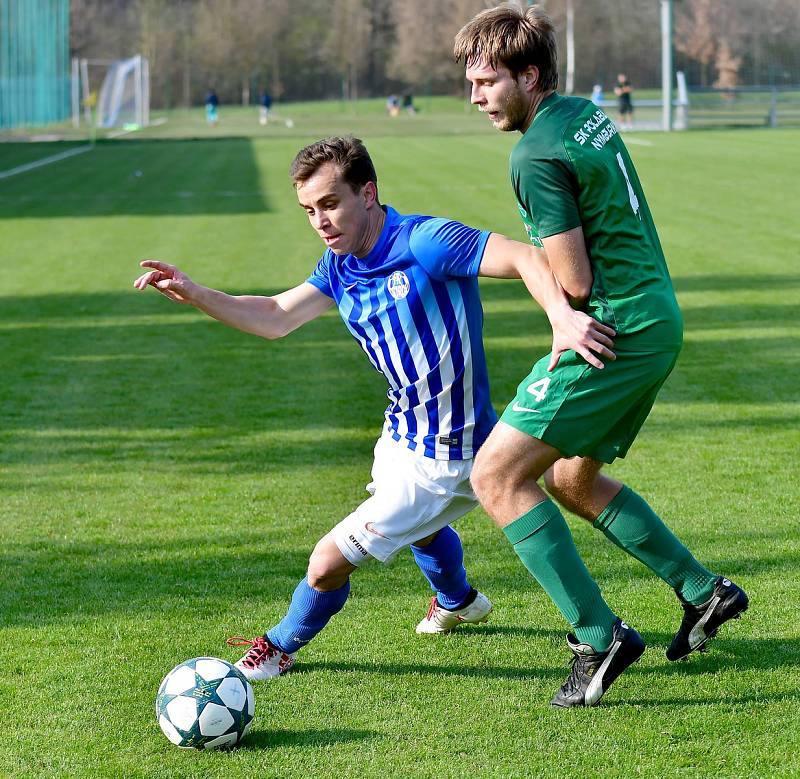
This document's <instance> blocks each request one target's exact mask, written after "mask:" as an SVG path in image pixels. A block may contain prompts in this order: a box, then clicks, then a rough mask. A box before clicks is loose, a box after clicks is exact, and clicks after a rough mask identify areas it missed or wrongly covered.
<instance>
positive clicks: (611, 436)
mask: <svg viewBox="0 0 800 779" xmlns="http://www.w3.org/2000/svg"><path fill="white" fill-rule="evenodd" d="M455 56H456V59H457V60H459V61H463V62H464V64H465V66H466V76H467V79H468V80H469V81H470V82H471V83H472V102H473V103H474V104H476V105H477V106H478V108H479V109H480V110H481V111H482V112H484V113H486V114H487V115H488V116H489V119H490V120H491V121H492V123H493V124H494V126H495V127H496V128H497V129H498V130H503V131H513V130H517V131H519V132H521V133H522V137H521V139H520V140H519V142H518V143H517V145H516V147H515V148H514V150H513V151H512V153H511V182H512V185H513V188H514V193H515V195H516V197H517V205H518V207H519V211H520V214H521V215H522V220H523V222H524V224H525V229H526V231H527V233H528V236H529V237H530V240H531V242H532V243H533V244H534V245H535V246H538V247H540V248H541V249H542V250H543V251H544V252H545V254H546V257H547V260H548V262H549V264H550V268H551V270H552V271H553V274H554V275H555V277H556V279H557V280H558V281H559V283H560V284H561V286H562V287H563V288H564V290H565V291H566V293H567V295H568V296H569V298H570V300H571V302H572V303H573V305H574V306H575V307H579V308H582V309H583V310H584V311H586V312H587V313H589V314H591V315H592V316H593V317H595V318H596V319H598V320H599V321H601V322H603V323H605V324H607V325H609V326H611V327H613V328H614V330H615V331H616V333H617V335H616V339H615V352H616V360H614V361H609V362H606V364H605V366H604V367H603V368H602V369H599V368H596V367H592V366H589V365H587V364H586V363H585V362H582V361H581V360H580V359H578V358H577V357H576V356H575V355H570V354H569V353H567V354H566V355H562V356H561V360H560V362H558V364H557V365H555V362H556V361H555V359H554V358H553V357H552V356H550V355H548V356H547V357H545V358H543V359H542V360H540V361H539V362H537V363H536V364H535V365H534V366H533V369H532V371H531V373H530V374H529V375H528V376H527V377H526V378H525V379H524V380H523V381H522V383H521V384H520V385H519V389H518V391H517V395H516V397H515V398H514V399H513V401H512V402H511V403H510V404H509V405H508V407H507V408H506V410H505V412H504V414H503V415H502V417H501V420H500V422H498V424H497V426H496V427H495V428H494V430H493V432H492V433H491V435H490V436H489V439H488V440H487V442H486V443H485V444H484V446H483V448H482V449H481V451H480V453H479V455H478V457H477V459H476V462H475V466H474V469H473V472H472V483H473V487H474V488H475V492H476V494H477V496H478V498H479V499H480V501H481V503H482V504H483V505H484V507H485V508H486V510H487V512H488V513H489V514H490V515H491V517H492V518H493V519H494V520H495V522H497V524H498V525H499V526H500V527H502V528H503V530H504V532H505V534H506V536H507V537H508V539H509V541H510V542H511V543H512V544H513V546H514V550H515V551H516V553H517V554H518V555H519V557H520V559H521V560H522V562H523V563H524V565H525V567H526V568H527V569H528V570H529V571H530V572H531V574H532V575H533V576H534V577H535V578H536V580H537V581H538V582H539V583H540V584H541V586H542V587H543V588H544V590H545V591H546V592H547V594H548V595H549V596H550V597H551V598H552V600H553V601H554V603H555V605H556V606H557V607H558V609H559V610H560V611H561V613H562V614H563V616H564V617H565V619H566V620H567V621H568V622H569V623H570V624H571V625H572V627H573V630H574V633H572V634H570V635H569V636H567V644H568V646H569V648H570V649H571V650H572V652H573V655H574V661H573V666H572V672H571V674H570V676H569V677H568V679H567V680H566V682H565V683H564V685H563V686H562V687H561V689H560V690H559V691H558V692H557V693H556V695H555V697H554V698H553V700H552V704H553V705H554V706H562V707H569V706H591V705H593V704H595V703H597V702H598V701H599V700H600V698H601V696H602V695H603V693H604V692H605V691H606V690H607V689H608V687H609V685H610V684H611V683H612V682H613V681H614V680H615V679H616V678H617V676H619V674H620V673H621V672H622V671H624V670H625V668H627V667H628V666H629V665H631V663H633V662H635V661H636V660H638V659H639V657H640V656H641V654H642V652H643V651H644V642H643V640H642V638H641V636H640V635H639V634H638V633H637V632H636V631H635V630H634V629H633V628H630V627H629V626H628V625H626V624H625V623H624V622H623V621H622V620H621V619H619V618H618V617H617V616H616V615H615V614H614V612H613V611H612V610H611V609H610V608H609V606H608V604H607V603H606V602H605V600H604V599H603V597H602V595H601V593H600V590H599V588H598V586H597V584H596V583H595V581H594V580H593V579H592V577H591V576H590V574H589V572H588V570H587V569H586V566H585V565H584V563H583V561H582V560H581V558H580V557H579V556H578V553H577V550H576V548H575V544H574V542H573V539H572V536H571V534H570V532H569V529H568V527H567V525H566V522H565V521H564V518H563V516H562V514H561V512H560V511H559V509H558V508H557V506H556V504H555V503H554V502H553V501H552V500H550V498H549V497H548V495H547V493H546V492H545V491H544V490H543V489H542V488H541V487H540V486H539V484H538V479H539V478H540V477H544V483H545V486H546V488H547V492H548V493H549V494H550V495H551V496H552V497H553V498H555V499H556V500H557V501H558V502H559V503H560V504H561V505H562V506H564V507H565V508H566V509H568V510H569V511H571V512H573V513H575V514H577V515H578V516H579V517H582V518H583V519H586V520H588V521H589V522H591V523H592V524H593V526H594V527H595V528H597V529H598V530H599V531H600V532H601V533H603V534H604V535H605V536H606V537H607V538H608V539H609V540H610V541H612V542H613V543H614V544H616V545H617V546H618V547H620V548H621V549H623V550H624V551H626V552H628V553H629V554H630V555H632V556H633V557H635V558H636V559H637V560H639V561H641V562H642V563H644V565H646V566H647V567H648V568H650V570H652V571H653V572H654V573H655V574H656V575H658V576H659V577H661V579H663V580H664V581H665V582H666V583H667V584H669V585H670V586H671V587H672V588H673V589H674V590H675V592H676V594H677V596H678V598H679V602H680V603H681V605H682V606H683V610H684V614H683V620H682V622H681V625H680V628H679V629H678V632H677V633H676V635H675V637H674V639H673V641H672V643H671V645H670V647H669V648H668V649H667V658H668V659H669V660H680V659H682V658H684V657H686V656H687V655H688V654H689V653H690V652H692V651H694V650H697V649H702V648H703V647H704V646H705V643H706V642H707V641H708V639H710V638H711V637H712V636H714V635H715V634H716V632H717V630H718V629H719V627H720V625H722V624H723V623H724V622H726V621H727V620H729V619H731V618H733V617H736V616H738V615H739V614H740V613H741V612H742V611H744V610H745V609H746V608H747V605H748V601H747V595H746V594H745V593H744V592H743V591H742V590H741V589H740V588H739V587H737V586H736V585H735V584H733V583H732V582H730V581H729V580H728V579H726V578H724V577H722V576H718V575H717V574H716V573H712V572H711V571H709V570H708V569H706V568H705V567H704V566H703V565H701V564H700V563H699V562H698V561H697V560H696V559H695V557H694V556H693V555H692V554H691V552H690V551H689V550H688V549H687V548H686V547H685V546H684V545H683V544H682V543H681V541H680V540H679V539H678V538H677V537H676V536H675V535H674V534H673V533H672V531H671V530H670V529H669V528H668V527H667V526H666V525H665V524H664V523H663V522H662V520H661V519H660V518H659V517H658V516H657V515H656V514H655V512H654V511H653V509H652V508H651V507H650V506H649V505H648V504H647V503H646V502H645V501H644V500H643V499H642V498H641V497H640V496H639V495H637V494H636V493H635V492H634V491H633V490H631V489H630V488H629V487H626V486H625V485H623V484H621V483H620V482H619V481H616V480H615V479H612V478H610V477H609V476H606V475H605V474H603V473H602V472H601V469H602V467H603V465H604V464H605V463H611V462H613V461H614V459H615V458H617V457H624V456H625V454H626V453H627V451H628V449H629V447H630V446H631V444H632V443H633V440H634V438H635V437H636V435H637V433H638V431H639V429H640V428H641V426H642V424H643V423H644V420H645V419H646V418H647V415H648V413H649V412H650V409H651V407H652V405H653V402H654V400H655V397H656V395H657V393H658V391H659V389H660V388H661V385H662V384H663V383H664V381H665V380H666V378H667V376H669V374H670V371H671V370H672V368H673V367H674V365H675V362H676V360H677V358H678V353H679V352H680V349H681V343H682V340H683V321H682V318H681V313H680V309H679V308H678V304H677V301H676V300H675V294H674V292H673V288H672V283H671V281H670V277H669V272H668V270H667V265H666V262H665V260H664V254H663V252H662V250H661V244H660V243H659V240H658V235H657V233H656V228H655V225H654V224H653V219H652V217H651V215H650V210H649V208H648V206H647V201H646V200H645V197H644V193H643V192H642V186H641V183H640V181H639V177H638V176H637V175H636V170H635V169H634V167H633V163H632V162H631V159H630V157H629V156H628V152H627V150H626V148H625V145H624V144H623V142H622V140H621V139H620V136H619V135H618V134H617V129H616V127H615V125H614V123H613V122H612V121H611V120H610V119H609V118H608V117H607V116H606V114H605V113H604V112H603V110H602V109H601V108H599V107H598V106H596V105H594V104H593V103H591V102H590V101H588V100H584V99H582V98H576V97H563V96H561V95H559V94H558V93H557V92H556V91H555V90H556V87H557V84H558V61H557V50H556V43H555V35H554V30H553V25H552V23H551V22H550V20H549V19H548V17H547V16H546V15H545V13H544V12H543V11H542V9H541V8H540V7H539V6H531V7H529V8H527V9H524V10H523V9H520V8H519V7H517V6H511V5H504V6H499V7H497V8H492V9H490V10H487V11H483V12H482V13H480V14H478V15H477V16H476V17H475V18H474V19H472V21H471V22H469V23H468V24H467V25H466V26H465V27H464V28H463V29H462V30H461V31H460V32H459V33H458V35H457V36H456V42H455Z"/></svg>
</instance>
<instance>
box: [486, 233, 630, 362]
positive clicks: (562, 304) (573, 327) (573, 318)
mask: <svg viewBox="0 0 800 779" xmlns="http://www.w3.org/2000/svg"><path fill="white" fill-rule="evenodd" d="M479 273H480V275H481V276H491V277H493V278H501V279H509V278H521V279H522V280H523V282H524V283H525V286H526V287H527V288H528V291H529V292H530V293H531V295H532V296H533V298H534V299H535V300H536V302H537V303H539V305H540V306H541V307H542V308H543V309H544V311H545V313H546V314H547V318H548V319H549V320H550V325H551V327H552V328H553V349H552V355H551V359H550V364H549V365H548V368H547V369H548V370H553V369H554V368H555V367H556V365H558V361H559V359H560V358H561V355H562V354H563V353H564V352H566V351H567V350H569V349H571V350H573V351H575V352H576V353H577V354H579V355H580V356H581V357H583V359H584V360H586V362H588V363H589V365H593V366H594V367H595V368H602V367H603V360H601V359H600V358H601V357H602V358H604V359H606V360H614V359H616V355H615V354H614V352H612V351H611V347H612V346H613V345H614V341H613V338H614V336H615V335H616V332H615V331H614V329H613V328H611V327H609V326H608V325H604V324H603V323H602V322H598V321H597V320H595V319H593V318H592V317H590V316H589V315H588V314H585V313H584V312H582V311H576V310H575V309H573V308H572V306H571V305H570V303H569V299H568V292H569V291H568V290H567V291H565V289H564V288H563V287H562V285H561V284H560V283H559V280H558V279H557V278H556V276H555V275H554V272H553V270H552V269H551V267H550V263H549V262H548V255H547V254H546V253H545V252H544V251H542V250H541V249H537V248H536V247H534V246H528V245H526V244H523V243H519V242H518V241H512V240H511V239H510V238H506V237H505V236H503V235H499V234H497V233H492V234H491V235H490V236H489V240H488V241H487V243H486V248H485V250H484V253H483V259H482V260H481V266H480V270H479ZM574 289H575V291H576V292H577V291H580V292H583V294H582V295H569V297H570V298H573V299H576V300H577V299H578V298H580V297H583V298H585V297H587V296H588V294H589V290H591V280H590V281H589V284H588V287H583V288H581V289H580V290H579V288H578V286H575V288H574Z"/></svg>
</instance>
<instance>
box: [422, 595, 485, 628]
mask: <svg viewBox="0 0 800 779" xmlns="http://www.w3.org/2000/svg"><path fill="white" fill-rule="evenodd" d="M491 611H492V602H491V601H490V600H489V599H488V598H487V597H486V596H485V595H484V594H483V593H482V592H476V593H475V599H474V600H473V601H472V603H469V604H467V605H466V606H464V608H463V609H456V610H455V611H449V610H448V609H446V608H444V607H443V606H440V605H439V601H437V600H436V597H435V596H434V597H433V598H431V605H430V607H429V608H428V613H427V614H426V615H425V619H423V620H422V622H420V623H419V625H417V633H449V632H450V631H451V630H453V629H454V628H457V627H458V626H459V625H463V624H464V623H469V624H475V623H477V622H486V621H487V620H488V619H489V614H490V613H491Z"/></svg>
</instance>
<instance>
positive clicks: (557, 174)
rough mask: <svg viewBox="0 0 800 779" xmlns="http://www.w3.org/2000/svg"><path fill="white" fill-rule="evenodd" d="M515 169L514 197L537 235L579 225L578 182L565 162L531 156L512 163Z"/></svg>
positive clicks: (545, 236) (556, 232)
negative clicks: (518, 163) (524, 163)
mask: <svg viewBox="0 0 800 779" xmlns="http://www.w3.org/2000/svg"><path fill="white" fill-rule="evenodd" d="M515 170H516V173H517V175H516V176H515V179H516V180H515V181H514V188H515V190H516V195H517V200H518V201H519V203H520V205H521V206H522V208H524V209H525V211H526V212H527V214H528V216H529V217H530V220H531V222H533V225H534V226H535V229H536V233H537V235H538V237H539V238H547V237H548V236H550V235H557V234H558V233H565V232H567V230H572V229H574V228H575V227H580V225H581V216H580V211H579V210H578V182H577V179H576V178H575V175H574V173H573V171H572V170H571V168H570V164H569V163H568V162H567V161H565V160H561V159H557V158H556V159H533V160H529V161H528V164H527V165H525V166H516V169H515ZM521 171H524V173H522V172H521Z"/></svg>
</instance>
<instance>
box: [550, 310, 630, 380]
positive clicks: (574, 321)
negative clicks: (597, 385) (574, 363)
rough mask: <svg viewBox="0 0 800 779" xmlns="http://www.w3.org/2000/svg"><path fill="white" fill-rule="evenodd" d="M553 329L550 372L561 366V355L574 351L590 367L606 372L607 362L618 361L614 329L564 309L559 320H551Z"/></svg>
mask: <svg viewBox="0 0 800 779" xmlns="http://www.w3.org/2000/svg"><path fill="white" fill-rule="evenodd" d="M551 324H552V326H553V351H552V353H551V355H550V364H549V365H548V366H547V370H548V371H552V370H554V369H555V367H556V366H557V365H558V361H559V360H560V359H561V355H562V354H564V352H566V351H568V350H570V349H572V351H574V352H575V353H576V354H579V355H580V356H581V357H583V359H584V360H586V362H588V363H589V365H592V366H594V367H595V368H599V369H601V370H602V368H603V367H604V365H603V360H601V359H600V357H603V358H604V359H605V360H616V359H617V355H616V354H614V352H612V351H611V347H612V346H613V345H614V340H613V338H614V336H615V335H616V334H617V333H616V331H615V330H614V328H613V327H609V326H608V325H604V324H603V323H602V322H598V321H597V320H596V319H593V318H592V317H590V316H589V315H588V314H585V313H583V311H575V310H573V309H566V308H565V309H564V310H563V313H561V314H560V315H559V316H558V317H557V318H555V319H554V320H551Z"/></svg>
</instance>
